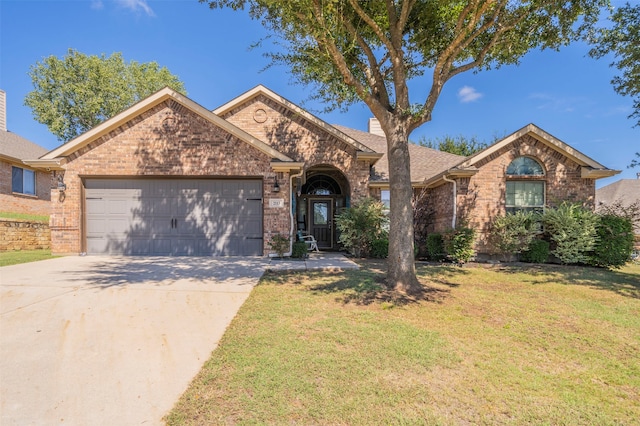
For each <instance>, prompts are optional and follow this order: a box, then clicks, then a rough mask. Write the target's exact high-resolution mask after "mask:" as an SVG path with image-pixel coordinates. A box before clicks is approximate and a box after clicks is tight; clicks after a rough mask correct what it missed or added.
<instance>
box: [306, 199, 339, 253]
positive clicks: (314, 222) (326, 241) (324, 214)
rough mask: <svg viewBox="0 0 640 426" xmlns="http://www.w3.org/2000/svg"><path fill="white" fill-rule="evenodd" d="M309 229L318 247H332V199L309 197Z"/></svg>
mask: <svg viewBox="0 0 640 426" xmlns="http://www.w3.org/2000/svg"><path fill="white" fill-rule="evenodd" d="M310 201H311V205H310V206H309V208H310V212H309V213H310V215H309V216H310V219H311V220H310V221H309V228H310V229H309V231H310V233H311V235H313V236H314V237H315V239H316V241H317V242H318V247H319V248H332V247H333V199H325V200H314V199H311V200H310Z"/></svg>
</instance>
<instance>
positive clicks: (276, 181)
mask: <svg viewBox="0 0 640 426" xmlns="http://www.w3.org/2000/svg"><path fill="white" fill-rule="evenodd" d="M274 181H275V182H274V184H273V192H280V185H279V184H278V175H276V177H275V179H274Z"/></svg>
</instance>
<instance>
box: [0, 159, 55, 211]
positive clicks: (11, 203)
mask: <svg viewBox="0 0 640 426" xmlns="http://www.w3.org/2000/svg"><path fill="white" fill-rule="evenodd" d="M13 166H17V167H21V168H23V169H27V170H31V169H29V167H27V166H25V165H24V164H21V163H11V162H6V161H0V212H10V213H26V214H33V215H40V216H48V215H49V212H50V211H51V194H50V190H51V184H52V182H51V173H49V172H41V171H36V194H35V195H25V194H17V193H14V192H12V191H11V169H12V167H13Z"/></svg>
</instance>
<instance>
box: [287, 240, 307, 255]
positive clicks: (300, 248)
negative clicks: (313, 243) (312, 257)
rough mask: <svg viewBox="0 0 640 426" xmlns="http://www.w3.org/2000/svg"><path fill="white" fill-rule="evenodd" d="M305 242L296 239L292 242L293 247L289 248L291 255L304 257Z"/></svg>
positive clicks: (305, 250) (305, 251)
mask: <svg viewBox="0 0 640 426" xmlns="http://www.w3.org/2000/svg"><path fill="white" fill-rule="evenodd" d="M307 252H308V248H307V243H305V242H304V241H296V242H295V243H293V248H292V250H291V257H294V258H296V259H305V258H306V257H307Z"/></svg>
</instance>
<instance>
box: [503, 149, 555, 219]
mask: <svg viewBox="0 0 640 426" xmlns="http://www.w3.org/2000/svg"><path fill="white" fill-rule="evenodd" d="M506 174H507V193H506V200H505V201H506V202H505V204H506V209H507V213H515V212H516V211H518V210H524V211H542V210H543V208H544V202H545V197H544V194H545V181H544V179H543V178H544V168H543V167H542V165H541V164H540V163H539V162H538V161H536V160H535V159H533V158H531V157H518V158H516V159H515V160H513V161H512V162H511V164H509V167H507V173H506Z"/></svg>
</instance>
